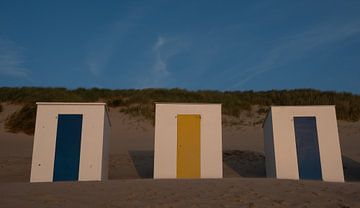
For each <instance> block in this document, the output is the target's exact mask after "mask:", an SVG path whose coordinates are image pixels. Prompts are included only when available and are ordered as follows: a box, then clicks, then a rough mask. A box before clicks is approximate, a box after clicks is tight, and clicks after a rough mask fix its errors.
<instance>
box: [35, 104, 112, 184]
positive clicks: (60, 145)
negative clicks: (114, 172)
mask: <svg viewBox="0 0 360 208" xmlns="http://www.w3.org/2000/svg"><path fill="white" fill-rule="evenodd" d="M36 104H37V114H36V125H35V135H34V146H33V156H32V164H31V176H30V182H52V181H100V180H105V179H107V178H108V158H109V150H108V149H109V133H110V120H109V116H108V111H107V108H106V105H105V103H52V102H38V103H36Z"/></svg>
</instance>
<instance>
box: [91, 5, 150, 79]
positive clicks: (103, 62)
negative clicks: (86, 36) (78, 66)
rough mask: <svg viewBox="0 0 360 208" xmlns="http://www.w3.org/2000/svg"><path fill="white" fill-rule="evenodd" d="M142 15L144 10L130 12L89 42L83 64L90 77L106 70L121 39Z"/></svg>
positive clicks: (138, 9)
mask: <svg viewBox="0 0 360 208" xmlns="http://www.w3.org/2000/svg"><path fill="white" fill-rule="evenodd" d="M143 13H144V8H136V9H134V10H131V11H130V12H129V14H128V15H125V16H124V18H122V19H121V20H119V21H117V22H115V23H113V24H110V25H109V26H108V27H107V28H106V29H105V30H104V31H103V32H102V33H99V34H97V35H96V37H94V38H92V39H91V40H90V42H89V44H88V49H87V50H88V52H87V54H86V58H85V63H86V65H87V68H88V70H89V72H90V73H91V74H92V75H95V76H98V75H100V74H101V73H102V72H103V71H104V70H106V67H107V66H108V64H109V62H110V61H111V59H112V58H113V55H114V53H115V51H116V49H118V48H119V47H120V45H121V44H122V40H123V38H124V37H125V36H127V35H129V33H130V32H131V31H132V29H133V28H135V27H136V22H137V21H138V19H140V18H142V16H143Z"/></svg>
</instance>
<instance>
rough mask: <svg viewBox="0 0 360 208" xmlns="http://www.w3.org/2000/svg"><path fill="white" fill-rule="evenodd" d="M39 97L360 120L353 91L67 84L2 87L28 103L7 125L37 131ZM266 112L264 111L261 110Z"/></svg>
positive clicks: (0, 93)
mask: <svg viewBox="0 0 360 208" xmlns="http://www.w3.org/2000/svg"><path fill="white" fill-rule="evenodd" d="M37 101H48V102H50V101H52V102H55V101H58V102H60V101H61V102H95V101H105V102H106V103H107V104H108V105H109V106H111V107H120V111H121V112H123V113H126V114H129V115H133V116H144V117H145V118H147V119H149V120H153V118H154V102H200V103H222V105H223V110H222V112H223V114H224V115H229V116H234V117H238V116H239V115H240V113H241V112H243V111H250V110H251V108H252V106H254V105H259V106H263V108H260V111H266V109H267V107H268V106H270V105H336V112H337V117H338V119H340V120H348V121H358V120H359V119H360V96H359V95H354V94H351V93H337V92H331V91H328V92H323V91H319V90H313V89H298V90H271V91H259V92H254V91H231V92H227V91H225V92H220V91H208V90H202V91H187V90H183V89H143V90H133V89H129V90H109V89H98V88H92V89H84V88H79V89H75V90H68V89H66V88H34V87H24V88H7V87H3V88H0V102H11V103H16V104H24V107H23V108H22V109H21V110H20V111H18V112H16V113H14V114H13V115H11V116H10V117H9V118H8V119H7V122H6V128H7V129H8V130H9V131H12V132H25V133H28V134H31V133H33V131H34V123H35V115H36V107H35V102H37ZM259 113H264V112H259Z"/></svg>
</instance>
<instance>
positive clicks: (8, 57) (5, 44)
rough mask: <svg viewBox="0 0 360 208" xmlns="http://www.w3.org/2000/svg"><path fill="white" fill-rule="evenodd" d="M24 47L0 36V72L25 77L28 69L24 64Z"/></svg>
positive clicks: (5, 74)
mask: <svg viewBox="0 0 360 208" xmlns="http://www.w3.org/2000/svg"><path fill="white" fill-rule="evenodd" d="M23 52H24V48H22V47H20V46H18V45H17V44H16V43H15V42H13V41H11V40H5V39H2V38H0V74H1V75H4V76H13V77H25V76H27V75H28V73H29V70H28V69H26V67H25V66H24V54H23Z"/></svg>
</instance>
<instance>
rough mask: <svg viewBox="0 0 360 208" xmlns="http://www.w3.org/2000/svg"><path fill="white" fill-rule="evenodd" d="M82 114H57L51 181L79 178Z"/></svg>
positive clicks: (75, 179)
mask: <svg viewBox="0 0 360 208" xmlns="http://www.w3.org/2000/svg"><path fill="white" fill-rule="evenodd" d="M82 120H83V118H82V115H77V114H76V115H73V114H71V115H68V114H60V115H58V125H57V134H56V147H55V163H54V176H53V181H77V180H78V178H79V163H80V145H81V129H82Z"/></svg>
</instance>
